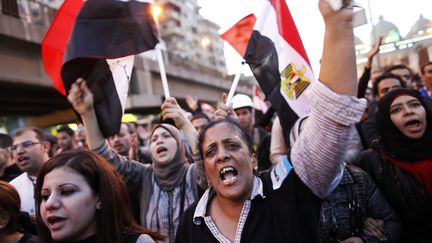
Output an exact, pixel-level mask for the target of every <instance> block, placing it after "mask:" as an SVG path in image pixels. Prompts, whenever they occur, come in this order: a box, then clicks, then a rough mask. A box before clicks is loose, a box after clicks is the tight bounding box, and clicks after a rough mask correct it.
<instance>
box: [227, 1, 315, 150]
mask: <svg viewBox="0 0 432 243" xmlns="http://www.w3.org/2000/svg"><path fill="white" fill-rule="evenodd" d="M235 26H236V25H235ZM244 28H245V25H243V29H244ZM246 32H248V31H246ZM228 42H230V44H231V43H232V42H231V41H229V40H228ZM241 55H243V56H244V59H245V60H246V62H247V63H248V64H249V66H250V68H251V70H252V72H253V74H254V76H255V78H256V79H257V81H258V83H259V85H260V87H261V89H262V90H263V92H264V94H265V95H266V98H267V100H269V101H270V102H271V103H272V106H273V107H274V108H275V110H276V112H277V114H278V116H279V118H280V121H281V125H282V128H283V130H284V131H285V132H286V134H284V137H285V141H286V142H287V144H288V145H289V131H290V129H291V127H292V126H293V125H294V123H295V121H296V120H297V119H298V117H302V116H305V115H307V114H308V113H309V111H310V104H309V100H308V99H307V97H306V95H305V93H306V92H307V91H308V89H309V88H310V84H311V83H312V82H313V81H314V80H315V77H314V75H313V72H312V68H311V66H310V63H309V60H308V57H307V55H306V51H305V49H304V47H303V43H302V41H301V38H300V35H299V33H298V31H297V27H296V25H295V23H294V20H293V18H292V16H291V13H290V11H289V9H288V6H287V5H286V2H285V0H263V8H262V11H261V15H260V16H258V17H257V19H256V23H255V25H254V27H253V30H252V34H251V36H250V38H249V42H248V46H247V49H246V53H245V54H244V53H241Z"/></svg>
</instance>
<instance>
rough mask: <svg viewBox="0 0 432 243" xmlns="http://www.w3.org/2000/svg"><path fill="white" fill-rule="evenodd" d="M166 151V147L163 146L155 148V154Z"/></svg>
mask: <svg viewBox="0 0 432 243" xmlns="http://www.w3.org/2000/svg"><path fill="white" fill-rule="evenodd" d="M166 151H168V149H166V148H165V147H162V146H161V147H159V148H157V149H156V153H157V154H160V153H163V152H166Z"/></svg>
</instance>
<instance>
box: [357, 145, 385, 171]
mask: <svg viewBox="0 0 432 243" xmlns="http://www.w3.org/2000/svg"><path fill="white" fill-rule="evenodd" d="M380 158H381V156H380V153H379V152H378V151H377V150H375V149H367V150H365V151H363V152H361V153H360V156H359V159H358V164H359V166H360V167H362V168H363V166H364V165H365V164H367V163H370V162H374V161H377V160H380Z"/></svg>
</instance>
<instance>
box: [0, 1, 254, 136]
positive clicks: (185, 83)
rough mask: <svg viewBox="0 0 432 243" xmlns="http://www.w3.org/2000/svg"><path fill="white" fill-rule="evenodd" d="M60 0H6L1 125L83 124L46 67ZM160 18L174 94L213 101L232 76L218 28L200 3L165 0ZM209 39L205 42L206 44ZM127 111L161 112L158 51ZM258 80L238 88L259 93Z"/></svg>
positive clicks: (1, 25) (148, 57) (138, 75)
mask: <svg viewBox="0 0 432 243" xmlns="http://www.w3.org/2000/svg"><path fill="white" fill-rule="evenodd" d="M62 2H63V1H61V0H0V9H1V11H0V63H1V64H0V127H1V126H2V124H6V123H7V124H8V125H10V124H13V125H11V126H12V129H13V128H14V127H21V126H24V125H27V126H28V125H33V126H49V125H53V124H59V123H65V122H71V121H76V116H75V114H74V112H73V111H72V110H71V107H70V105H69V103H68V102H67V100H66V98H65V97H63V96H61V95H60V94H59V93H58V92H57V91H55V90H54V88H53V87H52V83H51V80H50V79H49V77H48V76H47V75H46V74H45V72H44V67H43V63H42V57H41V42H42V39H43V36H44V34H45V32H46V31H47V29H48V27H49V25H50V23H51V21H52V19H53V17H54V15H55V13H56V11H57V8H58V7H59V6H60V5H61V3H62ZM162 5H163V11H164V12H163V13H162V15H161V17H160V23H161V31H160V32H161V36H162V39H163V40H164V42H165V43H166V47H167V50H166V54H167V55H165V56H167V60H166V61H168V62H167V65H166V70H167V76H168V82H169V86H170V92H171V95H172V96H174V97H177V98H178V100H179V102H180V103H181V104H183V106H185V103H184V97H185V96H186V95H192V96H194V97H196V98H198V99H200V100H203V101H206V102H210V103H213V102H215V101H217V100H218V99H219V97H220V95H221V94H222V92H227V91H228V90H229V88H230V86H231V82H232V80H233V77H232V76H229V75H227V74H226V67H225V59H224V55H223V42H222V40H221V39H220V38H219V37H218V33H217V31H218V28H219V27H218V26H217V25H215V24H214V23H212V22H210V21H208V20H205V19H203V18H202V17H201V16H200V15H199V13H198V10H199V7H198V6H197V2H196V0H188V1H180V0H177V1H165V2H163V3H162ZM203 40H205V41H203ZM135 60H136V61H135V67H134V71H133V74H132V81H131V87H130V89H129V96H128V101H127V104H126V111H127V112H135V113H140V114H148V113H152V112H158V111H159V107H160V105H161V102H162V101H163V89H162V85H161V81H160V80H161V78H160V73H159V68H158V64H157V62H156V61H155V58H154V55H152V53H151V52H149V53H144V54H142V55H138V56H137V57H136V59H135ZM254 82H256V81H255V80H254V79H253V78H243V80H242V81H241V83H240V85H239V87H238V91H239V92H242V93H249V94H251V93H252V84H253V83H254Z"/></svg>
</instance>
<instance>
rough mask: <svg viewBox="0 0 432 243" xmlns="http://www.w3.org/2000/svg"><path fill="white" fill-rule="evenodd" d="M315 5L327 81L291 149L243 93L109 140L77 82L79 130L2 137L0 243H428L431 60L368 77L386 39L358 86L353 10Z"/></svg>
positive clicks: (170, 112) (173, 104)
mask: <svg viewBox="0 0 432 243" xmlns="http://www.w3.org/2000/svg"><path fill="white" fill-rule="evenodd" d="M319 5H320V10H321V13H322V15H323V18H324V22H325V25H326V35H325V39H324V52H323V56H322V62H321V72H320V76H319V80H320V81H317V82H315V84H313V87H312V89H311V92H310V93H309V94H308V95H309V99H310V101H311V112H310V114H309V115H308V116H306V117H301V118H300V119H298V121H297V122H296V124H295V125H294V126H293V127H292V129H291V133H290V139H289V141H290V144H286V143H285V139H284V135H285V132H284V129H286V128H282V127H281V122H280V119H283V118H278V117H277V116H276V115H273V113H274V110H272V109H270V110H269V111H268V114H267V116H262V117H264V119H265V122H263V121H260V120H256V119H255V117H257V116H256V113H258V112H259V111H257V110H255V109H254V105H253V102H252V100H251V98H250V97H248V96H246V95H243V94H238V95H236V96H234V98H233V100H232V103H233V104H232V106H230V107H227V106H226V105H225V96H222V98H221V100H220V102H219V104H218V105H217V107H211V106H210V107H209V105H208V104H204V106H201V104H200V102H199V101H198V100H196V99H194V98H192V97H187V98H186V103H187V107H180V106H179V104H178V102H177V100H176V99H175V98H167V99H165V101H164V103H163V104H162V106H161V113H160V116H159V119H155V120H154V121H152V122H149V123H143V122H140V121H139V122H134V123H122V124H121V126H120V130H119V132H118V134H116V135H114V136H111V137H109V138H107V139H105V138H104V137H103V136H102V133H101V131H100V128H99V125H98V120H97V117H96V115H95V111H94V108H93V95H92V93H91V91H90V90H89V89H88V88H87V85H86V82H85V80H83V79H78V80H77V82H76V83H74V84H73V85H72V88H71V90H70V92H69V95H68V100H69V102H70V103H71V104H72V106H73V108H74V110H75V111H76V112H77V113H78V114H79V115H80V117H81V120H82V124H80V125H79V126H78V129H76V130H75V131H74V130H72V129H71V128H70V127H68V126H67V125H61V126H58V129H57V131H56V134H55V136H54V135H52V134H50V133H48V132H44V131H43V130H42V129H41V128H36V127H24V128H20V129H19V130H18V131H16V132H15V133H14V134H0V242H322V243H326V242H328V243H331V242H345V243H349V242H351V243H360V242H364V243H366V242H407V243H411V242H413V243H414V242H415V243H417V242H419V243H422V242H432V220H431V219H432V126H431V122H432V62H428V63H425V64H423V65H422V66H421V67H419V70H420V73H418V74H416V73H415V72H414V71H413V70H411V68H409V67H408V66H405V65H402V64H398V65H394V66H391V67H387V68H386V69H384V70H373V71H372V67H373V59H374V56H375V55H376V54H377V53H378V50H379V46H380V44H381V41H382V39H380V40H378V42H377V43H376V44H375V45H374V46H373V47H372V49H371V51H370V52H369V53H368V62H367V64H366V67H365V70H364V73H363V74H362V75H361V77H360V78H359V80H357V74H356V65H355V59H354V54H353V53H354V45H353V38H354V36H353V33H352V26H351V25H350V24H349V23H350V20H351V18H352V10H349V9H345V8H343V9H341V10H339V11H334V10H332V9H331V8H330V7H329V5H328V4H327V3H326V1H324V0H321V1H320V3H319ZM366 100H367V102H366ZM268 117H273V119H268ZM269 120H272V121H273V122H272V124H273V126H272V127H271V122H270V127H271V129H270V130H271V132H268V131H267V130H268V127H269V126H268V124H269ZM266 128H267V130H266Z"/></svg>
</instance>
